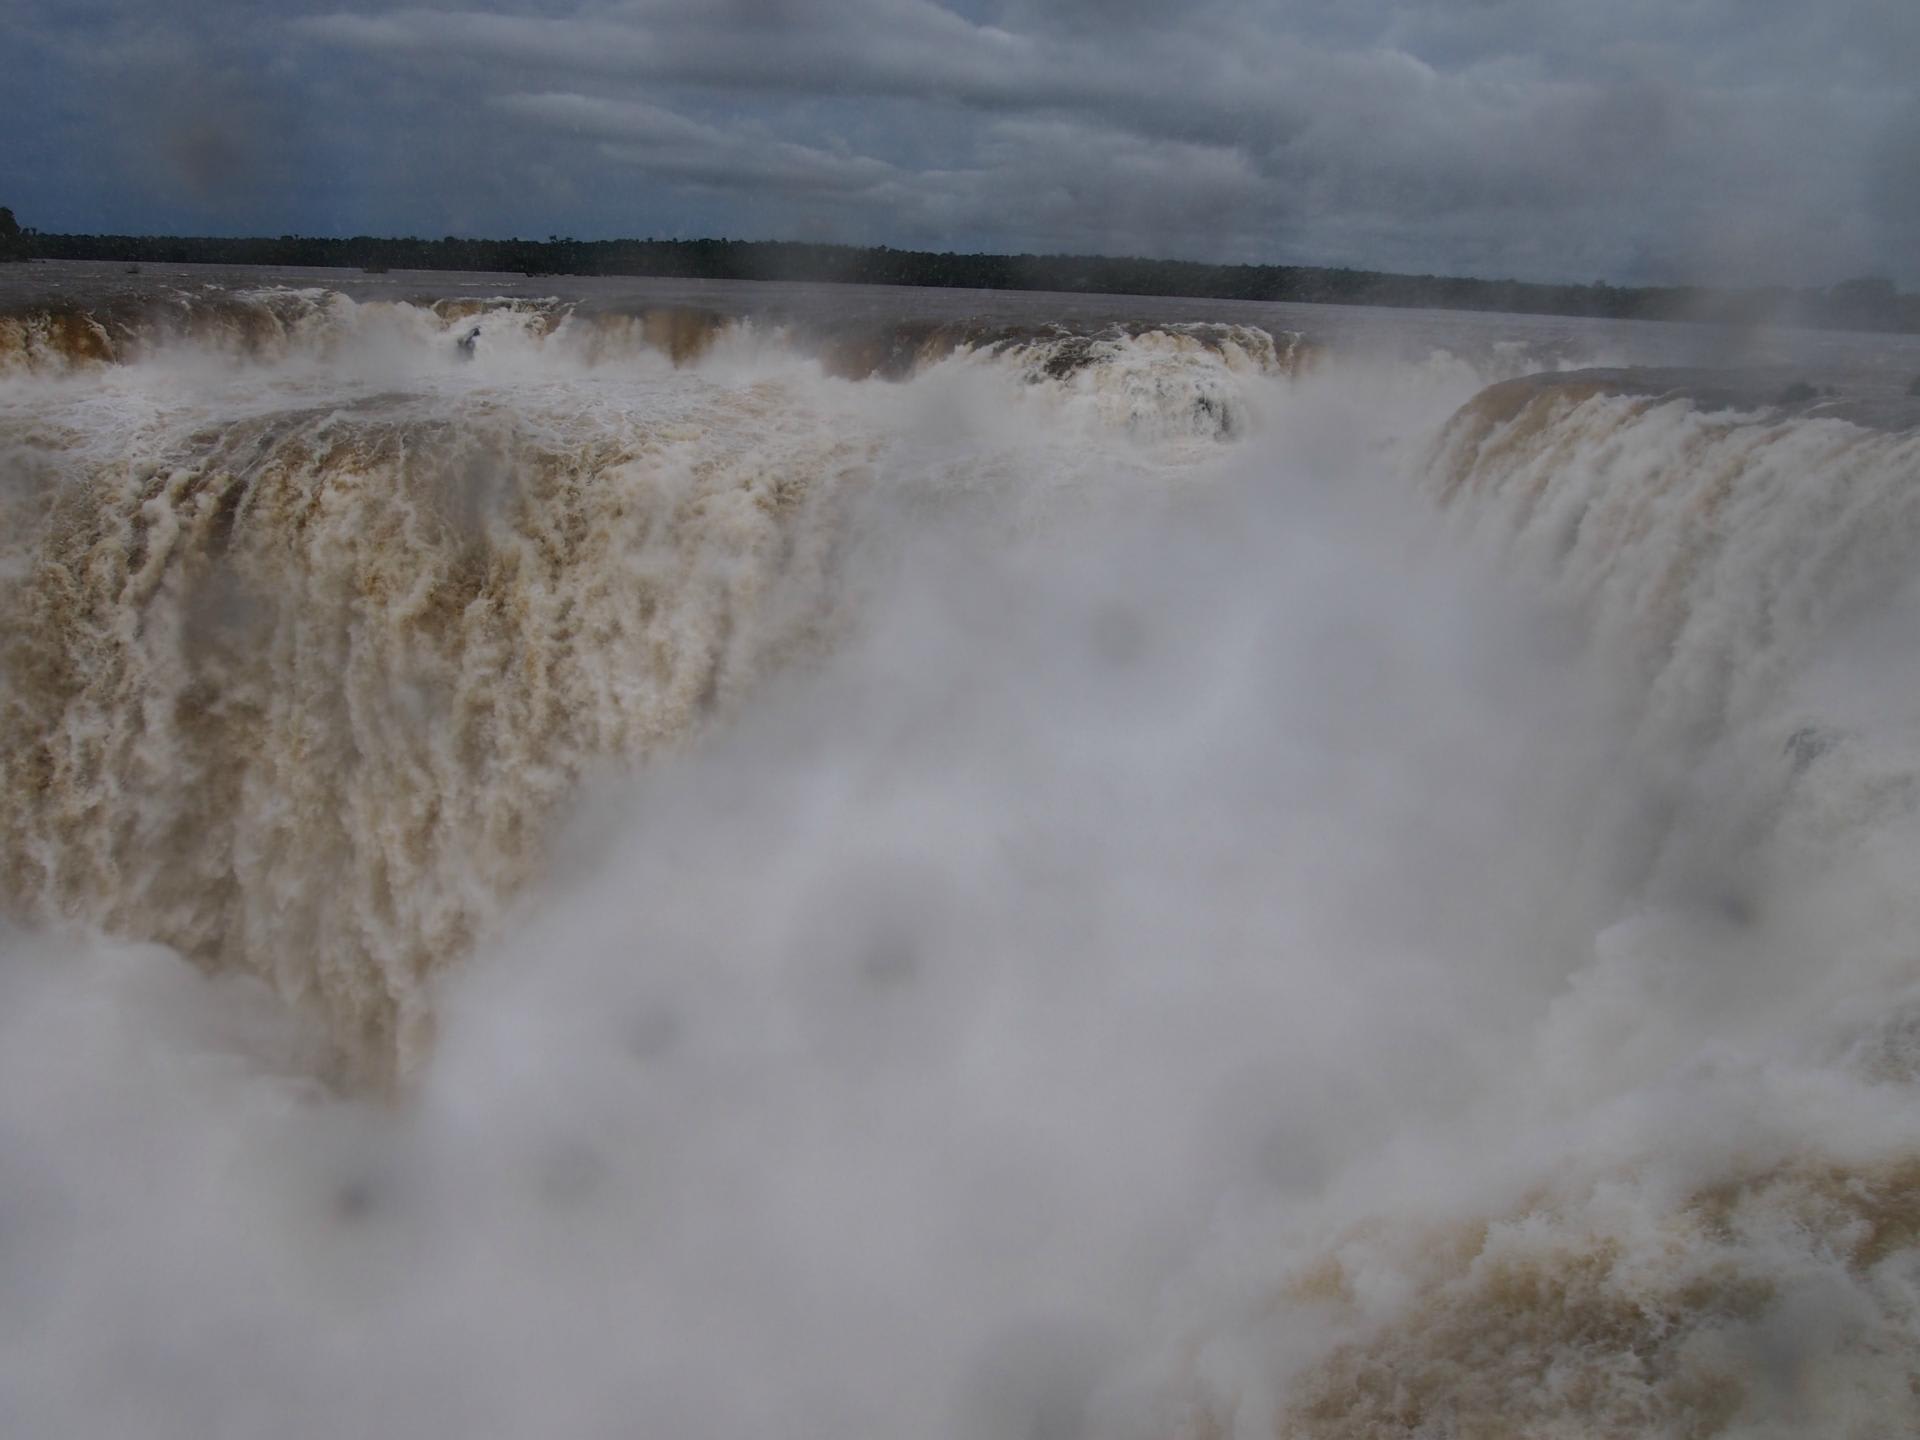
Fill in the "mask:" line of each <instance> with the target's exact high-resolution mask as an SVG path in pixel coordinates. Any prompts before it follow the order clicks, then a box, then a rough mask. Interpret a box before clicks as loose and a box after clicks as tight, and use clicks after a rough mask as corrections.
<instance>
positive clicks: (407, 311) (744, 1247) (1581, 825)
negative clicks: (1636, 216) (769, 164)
mask: <svg viewBox="0 0 1920 1440" xmlns="http://www.w3.org/2000/svg"><path fill="white" fill-rule="evenodd" d="M535 283H539V282H535ZM398 284H399V282H393V284H392V285H391V286H390V285H388V284H387V282H381V283H380V284H377V285H376V284H374V283H372V282H366V283H362V284H360V285H358V286H354V285H346V286H330V285H325V284H306V283H301V284H269V285H264V286H263V285H261V284H260V282H259V281H258V280H254V281H252V282H249V283H244V284H242V283H236V282H233V281H230V280H222V281H219V282H211V281H205V280H189V279H185V278H178V277H175V278H168V277H159V278H156V277H142V279H141V281H140V283H139V284H138V285H128V284H126V283H125V282H120V281H114V282H109V281H107V280H106V279H105V278H104V277H103V275H102V274H99V273H83V272H81V271H79V270H78V269H77V268H76V269H75V271H74V273H73V274H72V275H71V276H65V275H63V276H62V279H61V286H62V287H64V288H61V287H56V288H55V289H53V290H49V291H45V292H44V293H35V294H32V295H29V296H25V297H15V298H14V299H13V300H12V301H10V302H9V303H10V308H7V309H6V310H5V311H4V313H0V507H4V517H3V518H4V522H5V525H4V531H3V532H0V533H3V534H4V551H3V552H0V609H3V610H4V613H5V616H6V630H5V641H4V651H3V652H0V654H3V657H4V658H3V661H0V665H3V669H0V687H3V688H0V787H3V788H0V905H3V906H4V911H5V914H6V915H7V916H8V917H9V920H8V924H9V925H10V927H11V928H10V929H9V930H8V931H7V932H6V933H5V935H4V938H3V939H0V1187H4V1188H0V1425H3V1426H4V1428H5V1429H6V1432H7V1433H8V1434H10V1435H16V1434H17V1435H28V1436H37V1435H49V1436H50V1435H64V1434H77V1433H84V1434H89V1435H99V1436H107V1435H115V1434H127V1435H142V1436H156V1435H159V1436H171V1435H180V1436H188V1435H192V1436H205V1435H209V1434H233V1435H248V1434H263V1433H271V1434H276V1435H285V1436H309V1435H310V1436H315V1437H318V1436H332V1435H338V1434H343V1433H392V1434H409V1435H422V1436H426V1435H434V1436H437V1435H448V1436H451V1435H460V1436H478V1435H500V1436H518V1435H527V1434H550V1435H566V1436H571V1435H583V1436H584V1435H625V1434H635V1433H644V1434H675V1435H695V1436H699V1435H711V1436H715V1437H740V1436H759V1435H790V1434H796V1433H800V1434H830V1433H831V1434H840V1435H852V1436H868V1435H871V1436H876V1437H877V1436H881V1435H899V1434H908V1433H911V1434H930V1435H941V1436H954V1437H969V1440H971V1437H985V1436H1007V1435H1012V1436H1034V1437H1066V1436H1075V1435H1096V1434H1097V1435H1117V1436H1134V1435H1137V1436H1142V1437H1146V1436H1158V1437H1176V1436H1179V1437H1189V1440H1201V1437H1225V1436H1234V1437H1242V1436H1261V1437H1271V1436H1283V1437H1302V1440H1304V1437H1335V1436H1339V1437H1347V1436H1355V1437H1358V1436H1388V1435H1392V1436H1408V1435H1412V1436H1421V1437H1455V1436H1458V1437H1468V1436H1472V1437H1483V1436H1484V1437H1493V1436H1507V1435H1512V1436H1521V1435H1526V1436H1567V1437H1573V1436H1591V1435H1629V1434H1630V1435H1657V1436H1672V1437H1682V1436H1687V1437H1692V1436H1738V1437H1756V1440H1757V1437H1774V1436H1778V1437H1785V1436H1789V1435H1794V1436H1798V1435H1805V1434H1819V1435H1823V1436H1848V1437H1860V1440H1866V1437H1869V1436H1881V1435H1891V1434H1898V1433H1906V1432H1909V1431H1911V1430H1913V1429H1914V1428H1916V1426H1920V1398H1917V1392H1916V1390H1915V1387H1914V1385H1913V1383H1912V1376H1913V1375H1914V1374H1915V1373H1916V1370H1917V1369H1920V1189H1916V1186H1920V1107H1916V1105H1915V1103H1914V1102H1915V1100H1916V1098H1920V1097H1916V1094H1915V1087H1916V1085H1920V938H1917V937H1920V890H1916V889H1915V887H1914V885H1913V881H1912V876H1913V867H1914V865H1915V863H1916V861H1920V706H1917V705H1916V701H1920V687H1917V686H1916V683H1915V680H1914V659H1915V655H1914V641H1913V638H1912V637H1913V636H1914V635H1915V634H1916V633H1920V630H1917V629H1916V624H1915V622H1916V621H1920V589H1916V583H1917V582H1916V580H1915V574H1916V571H1915V568H1914V561H1915V558H1916V556H1920V499H1916V498H1915V497H1916V496H1920V484H1917V483H1916V482H1920V428H1916V425H1915V423H1914V422H1915V420H1916V419H1920V417H1916V416H1914V415H1912V414H1910V413H1909V412H1910V409H1911V407H1903V406H1902V404H1901V403H1900V402H1898V401H1897V400H1896V399H1894V398H1892V397H1896V396H1898V395H1899V394H1900V393H1901V392H1902V390H1903V389H1904V387H1905V385H1906V383H1907V380H1908V378H1909V372H1914V373H1920V349H1916V348H1915V347H1913V346H1912V344H1911V342H1907V341H1903V340H1897V339H1885V340H1867V339H1865V338H1863V337H1846V338H1844V339H1834V338H1832V337H1827V338H1824V339H1818V340H1814V339H1808V340H1806V341H1804V342H1801V341H1795V340H1794V339H1793V338H1792V337H1786V338H1784V339H1783V338H1780V337H1761V338H1759V339H1756V338H1755V337H1745V338H1739V337H1735V338H1732V339H1730V338H1729V337H1724V336H1714V335H1710V334H1707V333H1705V332H1701V333H1699V334H1694V335H1688V336H1681V332H1680V327H1657V326H1642V327H1633V326H1610V327H1603V326H1593V325H1584V324H1577V323H1574V322H1546V321H1513V322H1503V321H1502V320H1501V318H1500V317H1474V318H1468V317H1445V316H1424V317H1407V318H1405V319H1402V320H1398V321H1396V320H1394V319H1393V318H1392V317H1369V318H1367V319H1364V320H1356V321H1353V322H1350V323H1349V324H1348V328H1346V329H1344V330H1343V329H1342V324H1343V323H1346V322H1341V321H1339V320H1337V319H1335V318H1333V317H1331V316H1329V315H1327V314H1326V313H1324V312H1310V311H1299V310H1289V309H1288V308H1287V307H1242V309H1241V310H1240V311H1234V310H1232V309H1231V307H1225V306H1214V307H1212V308H1211V309H1208V308H1207V307H1206V306H1204V305H1201V306H1197V307H1190V308H1192V309H1193V310H1194V312H1195V313H1192V314H1181V313H1176V311H1175V310H1173V309H1171V308H1168V307H1171V306H1172V305H1173V302H1164V303H1161V304H1156V303H1155V302H1139V303H1138V304H1135V302H1115V304H1116V306H1118V307H1119V308H1116V309H1114V310H1112V311H1111V313H1107V312H1099V311H1096V310H1095V309H1093V308H1090V307H1089V305H1088V302H1086V301H1085V300H1083V299H1082V300H1074V301H1068V300H1066V299H1065V298H1064V297H1046V296H1027V297H1020V299H1019V300H1018V302H1017V304H1015V303H1014V302H1009V301H1006V300H1004V299H1002V300H994V301H988V300H987V299H984V298H982V299H980V300H979V301H978V302H977V303H976V302H969V301H967V300H966V299H965V297H942V298H939V299H938V300H931V299H930V300H925V301H919V300H911V299H907V298H901V299H894V298H892V297H886V296H875V295H872V294H870V293H867V292H858V293H850V294H849V295H846V296H835V295H831V294H828V295H824V296H823V295H819V294H796V295H787V296H784V297H783V296H780V295H779V294H778V293H776V292H774V291H772V290H768V291H755V290H754V289H753V287H744V286H736V287H710V291H709V292H703V293H700V294H693V295H687V294H677V293H665V292H664V291H663V292H662V293H647V294H640V293H638V292H636V294H634V295H630V296H625V297H620V296H610V295H604V294H599V293H587V292H585V291H583V292H582V293H579V294H572V293H565V294H560V295H544V294H534V293H530V292H531V288H532V287H531V286H502V287H500V288H501V289H502V290H503V291H504V292H506V293H497V294H496V293H485V292H480V291H472V292H470V293H459V294H446V293H443V294H439V295H435V294H432V293H430V292H422V293H402V292H401V291H399V290H398V289H397V288H396V287H397V286H398ZM522 292H527V293H522ZM770 296H771V297H773V298H769V297H770ZM0 298H4V297H0ZM916 305H917V306H919V307H920V308H918V309H915V308H914V307H915V306H916ZM968 305H972V307H973V308H971V309H969V308H967V306H968ZM996 306H997V307H998V308H996ZM1049 306H1052V307H1053V308H1052V309H1049ZM1129 306H1131V307H1132V308H1131V309H1129V308H1127V307H1129ZM889 307H891V308H889ZM1503 324H1505V325H1507V328H1504V329H1503V328H1502V326H1503ZM1677 336H1679V337H1680V338H1676V337H1677ZM1755 346H1758V347H1760V349H1759V350H1758V351H1755V349H1754V347H1755ZM1767 346H1773V347H1775V349H1774V350H1773V351H1768V350H1767V349H1766V347H1767ZM1796 346H1804V347H1811V348H1810V350H1804V351H1803V349H1796V348H1795V347H1796ZM1676 347H1678V348H1676ZM1742 347H1744V348H1742ZM1902 347H1906V348H1902ZM1733 349H1742V353H1738V354H1734V353H1731V351H1732V350H1733ZM1679 350H1685V351H1686V353H1678V351H1679ZM1709 362H1710V364H1709ZM1594 366H1607V367H1611V368H1607V369H1596V368H1587V367H1594ZM1679 366H1686V367H1689V368H1685V369H1681V368H1676V367H1679ZM1803 373H1804V374H1808V375H1811V376H1812V377H1813V378H1814V379H1816V380H1818V381H1819V382H1821V383H1820V384H1819V385H1817V386H1815V387H1814V388H1813V389H1811V390H1810V391H1809V390H1807V389H1804V388H1803V389H1799V390H1794V391H1788V390H1786V388H1785V387H1784V384H1783V383H1782V382H1783V379H1784V378H1796V377H1798V376H1800V375H1801V374H1803ZM1829 390H1830V391H1831V393H1829Z"/></svg>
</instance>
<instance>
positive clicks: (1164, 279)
mask: <svg viewBox="0 0 1920 1440" xmlns="http://www.w3.org/2000/svg"><path fill="white" fill-rule="evenodd" d="M0 214H6V212H4V211H0ZM11 224H12V217H11V215H10V214H8V215H6V225H11ZM9 243H11V244H12V245H13V246H15V247H16V248H21V249H24V251H25V253H26V254H27V255H29V256H31V257H33V258H39V259H48V260H115V261H130V262H139V261H147V262H151V263H156V264H178V263H198V264H211V265H298V266H335V267H351V268H358V269H362V270H368V271H375V272H378V271H384V270H484V271H508V272H518V273H521V274H526V275H651V276H672V277H678V278H686V279H701V280H806V281H816V282H826V283H841V284H867V285H933V286H951V287H959V288H966V289H982V290H1064V291H1071V292H1079V293H1089V294H1095V293H1097V294H1114V295H1167V296H1186V297H1194V298H1200V297H1205V298H1213V299H1223V300H1275V301H1295V302H1307V303H1316V304H1330V305H1390V306H1410V307H1431V308H1436V309H1453V310H1507V311H1518V312H1522V313H1531V314H1543V315H1586V316H1596V317H1602V318H1610V319H1639V320H1705V321H1731V322H1746V323H1762V322H1767V321H1780V322H1785V323H1791V324H1801V325H1815V326H1833V327H1842V328H1849V329H1875V330H1902V331H1914V332H1920V295H1907V294H1902V293H1900V292H1899V291H1898V289H1897V288H1896V287H1895V286H1894V284H1893V282H1892V281H1890V280H1884V279H1878V278H1865V279H1859V280H1849V281H1847V282H1845V283H1843V284H1840V285H1835V286H1832V287H1829V288H1825V289H1790V288H1786V287H1769V288H1756V289H1745V290H1731V289H1710V288H1706V287H1700V286H1651V287H1649V286H1639V287H1630V286H1616V285H1608V284H1606V283H1604V282H1595V283H1594V284H1592V285H1543V284H1535V283H1531V282H1527V281H1520V280H1471V279H1464V278H1458V277H1452V276H1444V275H1397V274H1391V273H1387V272H1384V271H1378V270H1352V269H1347V268H1344V267H1342V268H1326V267H1321V266H1308V265H1208V264H1201V263H1198V262H1194V261H1189V260H1142V259H1126V258H1116V257H1112V256H1098V255H961V254H951V253H940V254H934V253H932V252H929V251H924V250H893V249H889V248H888V247H886V246H884V245H882V246H879V247H877V248H873V249H862V248H859V247H855V246H850V245H814V244H805V243H799V242H794V241H784V240H773V241H756V240H725V239H721V240H651V239H650V240H575V239H571V238H562V237H560V236H549V237H548V238H547V239H546V240H544V241H537V240H463V239H460V238H458V237H457V236H452V235H449V236H447V237H446V238H445V239H443V240H421V239H413V238H405V239H383V238H379V237H375V236H368V235H357V236H353V237H351V238H346V239H342V238H335V237H323V236H311V235H282V236H280V237H279V238H278V239H272V238H231V237H219V236H177V235H47V234H41V233H39V232H36V231H33V230H26V231H18V228H17V227H14V233H13V234H12V235H11V237H9V235H8V233H7V231H6V230H5V228H4V226H0V253H3V252H4V250H5V248H6V247H7V245H8V244H9Z"/></svg>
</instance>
